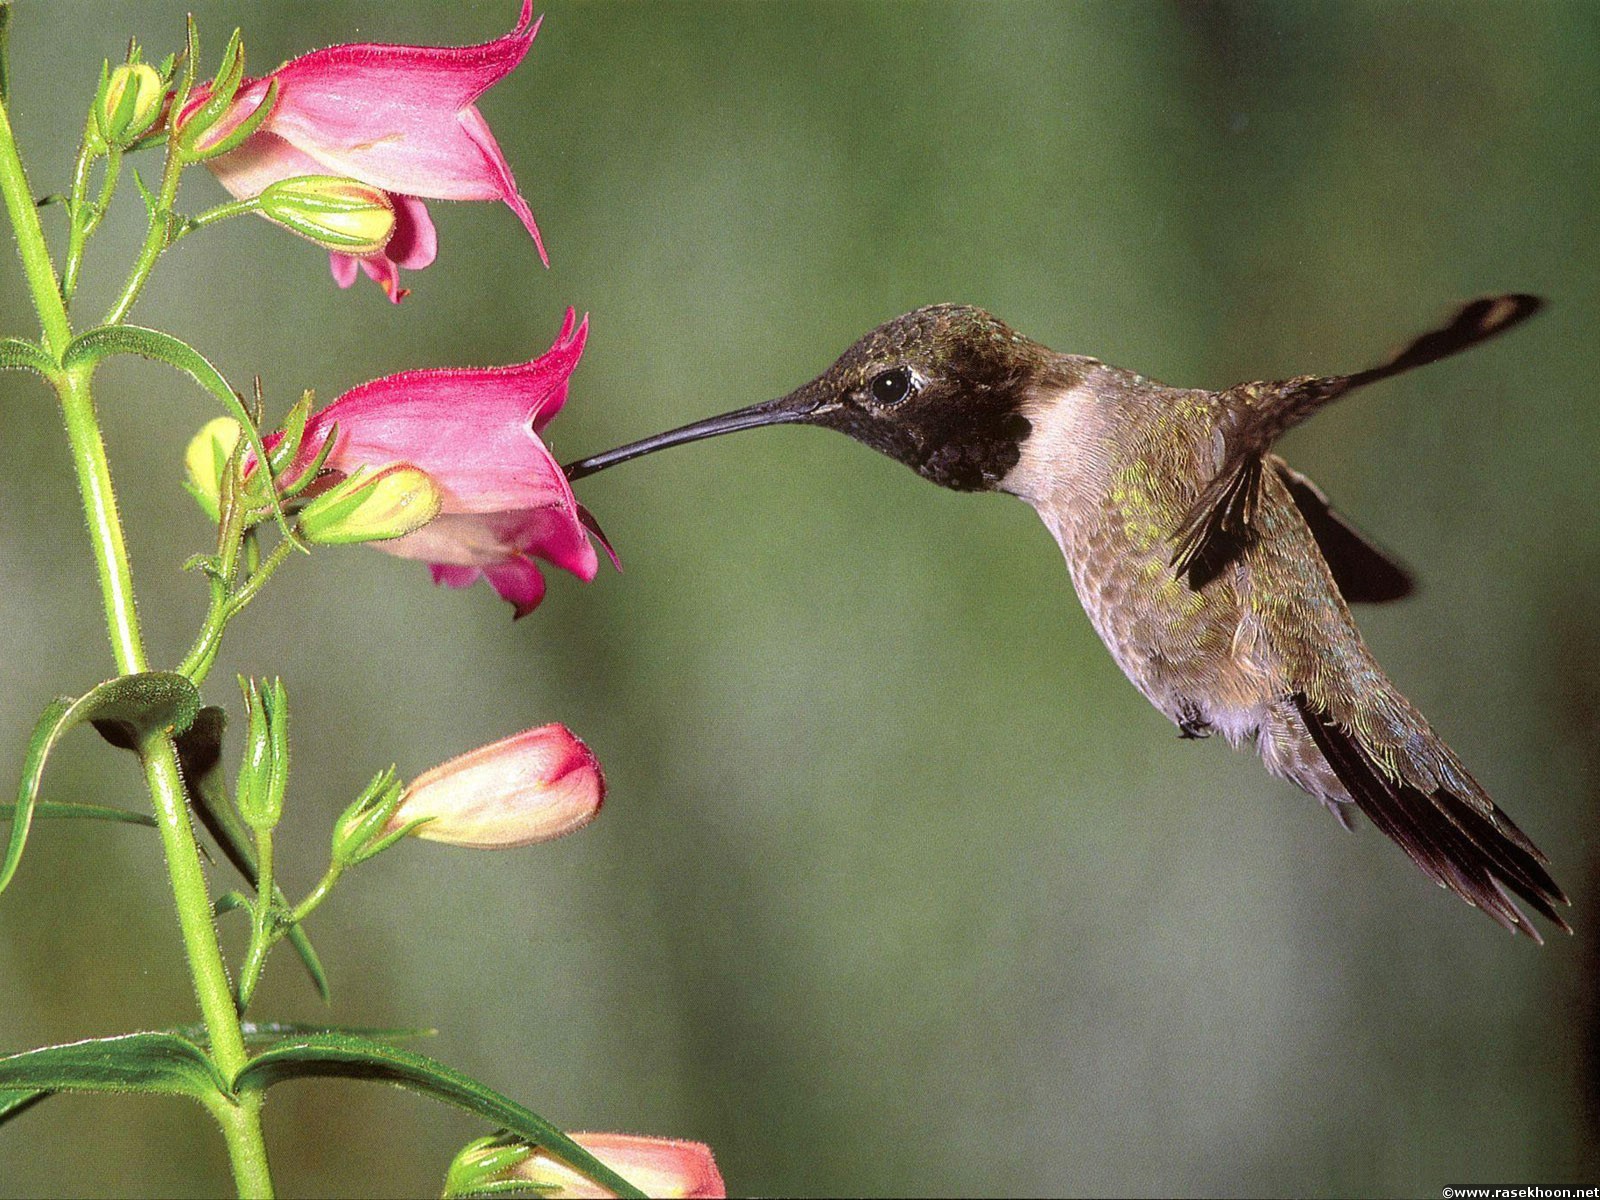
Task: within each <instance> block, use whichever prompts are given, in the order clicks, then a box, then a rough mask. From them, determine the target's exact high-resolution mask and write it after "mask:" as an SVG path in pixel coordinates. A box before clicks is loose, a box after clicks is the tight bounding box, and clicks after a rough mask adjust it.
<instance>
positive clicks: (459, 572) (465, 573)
mask: <svg viewBox="0 0 1600 1200" xmlns="http://www.w3.org/2000/svg"><path fill="white" fill-rule="evenodd" d="M430 569H431V570H432V572H433V581H434V583H437V584H442V585H443V586H445V587H451V588H464V587H471V586H472V585H473V584H475V583H477V582H478V578H479V577H480V576H481V575H482V574H483V572H482V571H480V570H478V568H477V567H456V566H451V565H450V564H449V563H434V564H433V566H432V567H431V568H430Z"/></svg>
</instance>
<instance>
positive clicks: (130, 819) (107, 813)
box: [0, 800, 156, 829]
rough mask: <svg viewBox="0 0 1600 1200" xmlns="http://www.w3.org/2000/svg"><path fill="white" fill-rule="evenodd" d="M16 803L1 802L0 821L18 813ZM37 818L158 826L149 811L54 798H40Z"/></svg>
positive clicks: (148, 827)
mask: <svg viewBox="0 0 1600 1200" xmlns="http://www.w3.org/2000/svg"><path fill="white" fill-rule="evenodd" d="M16 811H17V806H16V805H15V804H0V821H5V820H7V819H9V818H11V817H13V816H15V815H16ZM33 815H34V819H35V820H41V821H43V820H80V821H113V822H117V823H120V824H123V825H143V826H144V827H145V828H147V829H154V828H155V827H156V819H155V818H154V817H152V816H151V815H150V814H149V813H142V812H134V811H133V810H132V809H131V808H117V807H115V806H114V805H110V804H68V803H65V802H57V801H53V800H40V801H39V802H38V803H36V804H35V805H34V806H33Z"/></svg>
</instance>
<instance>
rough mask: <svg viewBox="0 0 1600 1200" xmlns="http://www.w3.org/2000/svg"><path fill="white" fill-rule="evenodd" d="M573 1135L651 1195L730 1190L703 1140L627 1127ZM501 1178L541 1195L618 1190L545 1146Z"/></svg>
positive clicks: (565, 1198)
mask: <svg viewBox="0 0 1600 1200" xmlns="http://www.w3.org/2000/svg"><path fill="white" fill-rule="evenodd" d="M572 1140H573V1141H575V1142H577V1143H578V1145H580V1146H582V1147H583V1148H584V1149H585V1150H587V1151H588V1152H589V1153H590V1154H592V1155H594V1156H595V1157H596V1158H598V1159H599V1160H600V1161H601V1162H603V1163H605V1165H606V1166H608V1167H610V1168H611V1169H612V1170H613V1171H615V1172H616V1173H617V1174H618V1175H621V1176H622V1177H623V1178H624V1179H626V1180H627V1181H628V1182H629V1183H631V1184H633V1186H634V1187H636V1188H638V1189H639V1190H640V1191H641V1192H643V1193H644V1194H645V1195H646V1196H660V1197H680V1196H681V1197H722V1196H726V1195H727V1194H728V1188H727V1185H726V1184H725V1183H723V1182H722V1173H721V1172H720V1171H718V1170H717V1162H716V1159H715V1158H714V1157H712V1154H711V1147H709V1146H707V1145H705V1144H703V1143H701V1142H680V1141H678V1140H676V1139H674V1138H660V1137H638V1136H635V1135H632V1134H626V1133H575V1134H573V1135H572ZM501 1178H502V1179H517V1180H522V1181H524V1182H526V1183H530V1184H533V1185H535V1186H536V1187H538V1188H539V1190H540V1193H541V1194H542V1195H545V1196H551V1197H557V1198H559V1200H568V1198H569V1197H582V1196H612V1195H614V1194H615V1193H613V1192H611V1191H608V1190H607V1189H606V1188H603V1187H601V1186H600V1185H599V1184H597V1183H595V1182H594V1181H592V1180H590V1179H588V1178H586V1177H585V1176H583V1175H580V1174H579V1173H578V1172H576V1171H574V1170H573V1169H572V1168H571V1167H569V1166H567V1165H566V1164H565V1163H561V1162H558V1161H556V1159H554V1158H553V1157H551V1155H550V1154H549V1152H548V1151H546V1150H544V1149H537V1150H535V1151H534V1152H533V1153H532V1154H531V1155H529V1156H528V1157H526V1158H524V1159H523V1160H522V1161H521V1162H519V1163H517V1164H516V1165H515V1166H514V1167H512V1168H511V1169H510V1170H509V1171H508V1172H506V1173H504V1174H503V1175H501Z"/></svg>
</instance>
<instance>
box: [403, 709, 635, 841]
mask: <svg viewBox="0 0 1600 1200" xmlns="http://www.w3.org/2000/svg"><path fill="white" fill-rule="evenodd" d="M605 793H606V781H605V776H604V775H602V774H601V772H600V764H599V762H598V761H596V759H595V756H594V755H593V754H592V753H591V752H590V750H589V747H587V746H585V745H584V744H583V743H582V742H580V741H579V740H578V739H577V738H576V737H574V736H573V734H572V731H571V730H569V729H568V728H567V727H566V726H565V725H559V724H557V725H541V726H539V727H538V728H537V729H530V730H528V731H526V732H525V733H519V734H516V735H514V736H512V737H508V738H505V739H503V740H502V741H498V742H494V743H492V744H490V745H488V746H480V747H479V748H478V749H476V750H472V751H469V752H468V753H466V754H463V755H460V756H459V757H457V758H452V759H451V760H450V761H449V762H447V763H443V764H441V765H440V766H437V767H434V768H433V770H431V771H425V772H424V773H423V774H421V775H419V776H418V777H417V778H416V779H415V780H413V781H412V783H411V786H410V787H408V788H407V789H406V793H405V798H404V799H403V800H401V802H400V807H399V808H397V809H396V810H395V811H394V814H393V815H392V816H391V817H390V818H389V822H388V825H387V826H386V829H387V830H389V831H394V830H400V829H404V828H406V827H407V826H409V825H415V828H414V829H413V830H412V834H413V836H415V837H419V838H427V839H428V840H429V841H434V842H448V843H449V844H451V845H453V846H469V847H471V848H473V849H477V850H509V849H512V848H513V847H516V846H530V845H532V844H533V843H534V842H547V841H549V840H550V839H551V838H557V837H560V836H561V835H562V834H564V833H571V832H572V831H573V830H575V829H580V828H582V827H583V826H584V825H587V824H588V823H589V822H590V821H591V820H592V819H593V818H594V815H595V813H597V812H599V811H600V805H601V802H602V801H603V800H604V799H605ZM419 821H420V822H424V823H423V824H416V823H417V822H419Z"/></svg>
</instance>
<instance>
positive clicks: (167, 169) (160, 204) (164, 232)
mask: <svg viewBox="0 0 1600 1200" xmlns="http://www.w3.org/2000/svg"><path fill="white" fill-rule="evenodd" d="M175 139H176V135H175V134H174V135H173V138H172V139H171V140H169V141H168V142H167V161H166V165H165V166H164V167H163V168H162V172H161V190H160V191H159V192H158V193H157V194H156V198H155V203H154V205H152V206H151V209H150V224H149V226H148V227H147V228H146V229H145V234H144V245H143V246H141V247H140V248H139V257H138V259H137V260H135V262H134V264H133V271H132V273H131V274H130V275H129V276H128V282H127V284H126V285H125V286H124V287H123V289H122V295H120V296H118V297H117V302H116V303H115V304H113V305H112V306H111V309H110V311H108V312H107V313H106V315H105V320H103V321H101V322H100V323H101V324H102V325H120V324H122V322H123V320H124V319H126V317H127V315H128V310H129V309H131V308H132V307H133V302H134V301H135V300H137V299H138V298H139V293H140V292H142V291H143V290H144V285H145V283H146V282H147V281H148V280H149V278H150V272H151V271H153V270H155V266H156V260H157V259H158V258H160V257H161V252H162V251H163V250H165V249H166V248H167V247H168V246H170V245H172V242H173V237H174V234H173V220H172V206H173V205H174V204H175V203H176V202H177V199H178V180H179V178H180V177H181V176H182V175H183V160H182V158H181V156H180V155H179V153H178V147H177V142H176V140H175Z"/></svg>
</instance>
